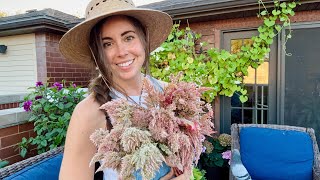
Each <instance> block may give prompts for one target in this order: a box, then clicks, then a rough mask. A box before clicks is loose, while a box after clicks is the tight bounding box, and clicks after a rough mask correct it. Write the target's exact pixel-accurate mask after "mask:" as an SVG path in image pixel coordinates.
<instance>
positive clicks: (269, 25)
mask: <svg viewBox="0 0 320 180" xmlns="http://www.w3.org/2000/svg"><path fill="white" fill-rule="evenodd" d="M275 23H276V22H275V21H272V20H270V19H265V20H264V24H265V25H266V26H268V27H271V26H273V25H274V24H275Z"/></svg>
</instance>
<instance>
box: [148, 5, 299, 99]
mask: <svg viewBox="0 0 320 180" xmlns="http://www.w3.org/2000/svg"><path fill="white" fill-rule="evenodd" d="M259 3H260V4H261V5H263V2H262V0H259ZM263 6H264V5H263ZM295 7H296V3H295V2H282V3H280V2H279V1H274V9H273V10H272V12H271V13H269V12H268V10H267V9H266V8H264V10H263V11H262V12H260V13H259V14H258V17H260V18H262V19H263V24H262V25H261V26H260V27H259V28H258V31H259V36H255V37H252V38H251V40H252V41H251V42H252V43H248V44H246V45H244V46H242V47H241V50H240V51H239V52H237V53H234V54H231V53H230V52H228V51H226V50H219V49H217V48H211V49H209V50H207V51H203V49H204V48H205V47H206V45H207V44H208V43H207V42H202V43H200V50H199V51H196V43H197V42H198V41H199V40H200V38H201V35H200V34H195V33H194V32H193V31H192V30H191V29H190V28H189V27H186V28H185V29H179V24H175V25H174V26H173V28H172V31H171V34H170V35H169V36H168V38H167V40H166V41H165V42H164V43H163V44H162V45H161V47H159V48H158V49H156V50H155V51H153V52H152V53H151V57H150V60H151V74H152V75H153V76H154V77H156V78H158V79H161V80H163V81H169V75H170V74H175V75H176V74H177V73H178V72H180V71H182V72H183V77H182V80H184V81H187V82H195V83H197V84H198V85H200V86H206V87H211V88H212V90H211V91H207V92H206V93H204V95H203V98H204V99H205V100H206V101H207V102H212V101H213V99H214V98H215V97H216V96H217V95H225V96H228V97H231V96H232V95H233V94H234V93H235V92H237V93H239V95H240V96H239V98H240V101H241V102H245V101H247V100H248V97H247V90H246V89H244V86H243V80H244V77H245V76H247V75H248V68H249V67H252V68H257V67H258V66H259V65H260V64H262V63H263V62H264V60H265V56H266V54H267V53H269V52H270V48H269V47H270V45H271V44H272V43H273V38H274V37H275V36H276V35H277V34H278V33H279V32H280V31H281V30H282V29H283V28H284V27H286V26H289V25H290V19H289V17H290V16H293V15H294V11H293V8H295ZM278 21H279V22H281V23H276V22H278ZM290 37H291V34H289V35H288V36H287V38H286V39H288V38H290Z"/></svg>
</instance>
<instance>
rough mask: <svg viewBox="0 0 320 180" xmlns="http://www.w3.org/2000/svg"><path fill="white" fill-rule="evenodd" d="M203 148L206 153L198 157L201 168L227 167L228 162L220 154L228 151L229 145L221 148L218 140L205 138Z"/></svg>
mask: <svg viewBox="0 0 320 180" xmlns="http://www.w3.org/2000/svg"><path fill="white" fill-rule="evenodd" d="M230 138H231V137H230ZM204 146H205V147H206V152H205V153H203V154H202V155H201V157H200V163H201V165H202V166H203V168H205V167H226V166H229V164H228V161H229V160H228V159H224V158H223V157H222V153H224V152H226V151H229V150H230V149H231V144H228V145H227V146H223V145H222V144H221V143H220V141H219V139H218V138H215V137H214V138H213V137H207V139H206V140H205V143H204Z"/></svg>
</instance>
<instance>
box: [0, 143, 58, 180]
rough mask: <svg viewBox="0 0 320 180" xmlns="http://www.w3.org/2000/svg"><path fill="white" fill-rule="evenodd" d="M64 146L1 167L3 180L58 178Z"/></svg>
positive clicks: (49, 179) (0, 176)
mask: <svg viewBox="0 0 320 180" xmlns="http://www.w3.org/2000/svg"><path fill="white" fill-rule="evenodd" d="M62 154H63V147H58V148H56V149H53V150H51V151H48V152H45V153H43V154H39V155H37V156H34V157H31V158H28V159H25V160H23V161H20V162H17V163H14V164H12V165H9V166H7V167H4V168H2V169H0V179H3V180H11V179H14V180H29V179H30V180H31V179H32V180H42V179H45V180H57V179H58V178H59V171H60V166H61V161H62V156H63V155H62Z"/></svg>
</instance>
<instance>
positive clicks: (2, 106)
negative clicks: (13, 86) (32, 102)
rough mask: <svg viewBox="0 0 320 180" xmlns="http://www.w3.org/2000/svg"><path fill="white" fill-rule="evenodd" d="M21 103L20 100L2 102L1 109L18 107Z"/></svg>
mask: <svg viewBox="0 0 320 180" xmlns="http://www.w3.org/2000/svg"><path fill="white" fill-rule="evenodd" d="M19 104H20V103H18V102H15V103H8V104H0V110H3V109H10V108H17V107H19Z"/></svg>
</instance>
